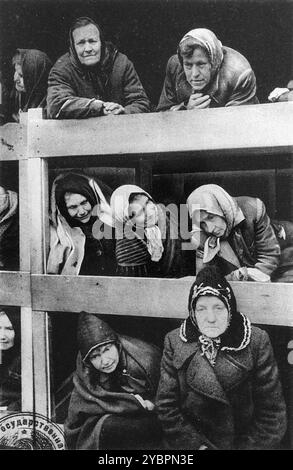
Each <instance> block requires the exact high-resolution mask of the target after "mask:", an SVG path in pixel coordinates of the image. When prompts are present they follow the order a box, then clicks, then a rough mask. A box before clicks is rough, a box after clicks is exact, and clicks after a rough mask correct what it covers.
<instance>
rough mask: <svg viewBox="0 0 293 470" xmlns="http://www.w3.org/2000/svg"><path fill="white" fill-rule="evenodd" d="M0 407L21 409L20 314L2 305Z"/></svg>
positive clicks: (0, 316) (0, 313)
mask: <svg viewBox="0 0 293 470" xmlns="http://www.w3.org/2000/svg"><path fill="white" fill-rule="evenodd" d="M0 408H1V410H2V411H7V410H8V411H14V410H21V358H20V315H19V313H18V312H16V311H15V309H13V308H12V307H2V306H0Z"/></svg>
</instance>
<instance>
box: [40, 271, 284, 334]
mask: <svg viewBox="0 0 293 470" xmlns="http://www.w3.org/2000/svg"><path fill="white" fill-rule="evenodd" d="M192 282H193V278H192V277H186V278H182V279H151V278H118V277H94V276H76V277H75V276H52V275H47V276H39V275H33V276H32V300H33V308H34V309H40V310H48V311H63V312H81V311H83V310H84V311H87V312H92V313H101V314H112V315H131V316H133V315H135V316H145V317H165V318H185V317H186V316H187V299H188V294H189V289H190V287H191V284H192ZM232 286H233V290H234V292H235V295H236V298H237V302H238V308H239V310H240V311H242V312H243V313H246V314H247V315H248V316H249V317H250V318H251V320H252V321H253V322H254V323H259V324H264V325H265V324H267V325H284V326H290V327H292V326H293V285H292V284H280V283H268V284H263V283H257V282H249V283H246V282H234V283H232Z"/></svg>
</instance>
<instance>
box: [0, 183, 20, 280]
mask: <svg viewBox="0 0 293 470" xmlns="http://www.w3.org/2000/svg"><path fill="white" fill-rule="evenodd" d="M18 268H19V218H18V195H17V193H16V192H14V191H10V190H9V189H5V188H3V187H2V186H0V271H1V270H5V271H16V270H18Z"/></svg>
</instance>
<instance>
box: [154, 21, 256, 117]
mask: <svg viewBox="0 0 293 470" xmlns="http://www.w3.org/2000/svg"><path fill="white" fill-rule="evenodd" d="M256 103H258V99H257V97H256V80H255V75H254V73H253V70H252V69H251V66H250V64H249V62H248V61H247V60H246V59H245V57H243V55H241V54H240V53H239V52H237V51H235V50H234V49H231V48H230V47H227V46H222V43H221V42H220V41H219V39H218V38H217V37H216V35H215V34H214V33H213V32H212V31H210V30H208V29H204V28H199V29H193V30H191V31H189V32H188V33H187V34H185V36H184V37H183V38H182V39H181V41H180V43H179V46H178V51H177V55H173V56H172V57H171V58H170V59H169V61H168V64H167V70H166V78H165V82H164V86H163V90H162V93H161V97H160V100H159V104H158V107H157V111H167V110H172V111H179V110H185V109H188V110H190V109H203V108H209V107H210V108H215V107H222V106H239V105H242V104H256Z"/></svg>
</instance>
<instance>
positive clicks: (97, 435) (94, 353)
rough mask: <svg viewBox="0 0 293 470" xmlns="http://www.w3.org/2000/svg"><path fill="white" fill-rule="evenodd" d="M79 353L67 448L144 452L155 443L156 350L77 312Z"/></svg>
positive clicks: (67, 427)
mask: <svg viewBox="0 0 293 470" xmlns="http://www.w3.org/2000/svg"><path fill="white" fill-rule="evenodd" d="M78 345H79V353H78V357H77V366H76V372H75V375H74V390H73V393H72V396H71V400H70V405H69V411H68V417H67V419H66V422H65V425H64V430H65V438H66V442H67V445H68V447H69V448H71V449H83V450H86V449H106V450H109V449H123V450H127V449H148V448H155V447H154V446H155V445H156V444H158V442H159V441H160V435H161V432H160V426H159V423H158V421H157V418H156V415H155V412H154V403H153V401H154V397H155V393H156V389H157V384H158V380H159V370H160V358H161V354H160V352H159V350H158V349H157V348H156V347H155V346H152V345H151V344H148V343H145V342H144V341H141V340H138V339H136V338H130V337H128V336H120V335H117V334H116V333H115V332H114V331H113V330H112V328H110V326H109V325H108V324H107V323H105V322H104V321H102V320H101V319H100V318H98V317H97V316H96V315H92V314H86V313H82V314H81V315H80V318H79V325H78Z"/></svg>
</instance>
